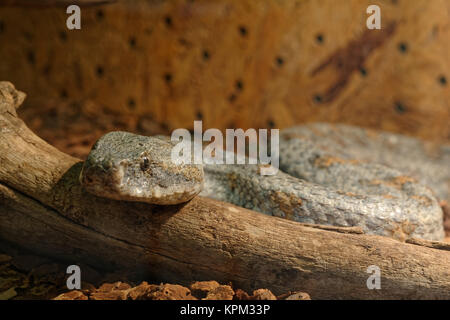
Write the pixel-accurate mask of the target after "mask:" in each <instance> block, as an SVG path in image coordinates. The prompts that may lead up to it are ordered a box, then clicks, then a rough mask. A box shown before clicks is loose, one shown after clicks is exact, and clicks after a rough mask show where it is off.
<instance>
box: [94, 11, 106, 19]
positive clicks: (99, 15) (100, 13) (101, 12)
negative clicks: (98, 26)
mask: <svg viewBox="0 0 450 320" xmlns="http://www.w3.org/2000/svg"><path fill="white" fill-rule="evenodd" d="M95 15H96V16H97V20H102V19H103V18H104V16H105V13H104V12H103V10H102V9H98V10H97V12H96V13H95Z"/></svg>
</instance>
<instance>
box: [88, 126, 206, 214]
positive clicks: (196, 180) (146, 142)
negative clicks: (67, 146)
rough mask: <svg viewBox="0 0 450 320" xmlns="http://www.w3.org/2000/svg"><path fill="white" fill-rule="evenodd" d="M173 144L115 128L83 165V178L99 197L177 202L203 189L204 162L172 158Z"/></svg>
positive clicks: (100, 142)
mask: <svg viewBox="0 0 450 320" xmlns="http://www.w3.org/2000/svg"><path fill="white" fill-rule="evenodd" d="M172 147H173V144H172V143H171V142H170V141H166V140H163V139H159V138H156V137H144V136H139V135H136V134H132V133H128V132H121V131H114V132H110V133H108V134H106V135H104V136H103V137H101V138H100V139H99V140H98V141H97V142H96V143H95V144H94V146H93V147H92V150H91V152H90V153H89V155H88V158H87V159H86V161H85V162H84V164H83V169H82V172H81V174H80V181H81V184H82V185H83V186H84V188H85V189H86V190H87V191H88V192H90V193H93V194H95V195H97V196H100V197H105V198H110V199H115V200H126V201H140V202H148V203H153V204H161V205H165V204H177V203H182V202H186V201H188V200H190V199H192V198H193V197H194V196H196V195H197V194H198V193H199V192H200V191H201V190H202V188H203V169H202V167H201V165H188V164H186V165H184V164H183V165H179V164H174V163H172V161H171V150H172Z"/></svg>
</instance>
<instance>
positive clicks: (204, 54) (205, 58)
mask: <svg viewBox="0 0 450 320" xmlns="http://www.w3.org/2000/svg"><path fill="white" fill-rule="evenodd" d="M203 60H209V52H208V50H203Z"/></svg>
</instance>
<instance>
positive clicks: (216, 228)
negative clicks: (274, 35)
mask: <svg viewBox="0 0 450 320" xmlns="http://www.w3.org/2000/svg"><path fill="white" fill-rule="evenodd" d="M23 99H24V95H23V94H21V93H19V92H18V91H16V90H15V89H14V87H13V86H12V85H11V84H10V83H8V82H0V237H1V238H2V239H3V240H6V241H8V242H11V243H14V244H17V245H19V246H22V247H26V248H28V249H31V250H33V251H35V252H38V253H40V254H44V255H47V256H49V257H52V258H55V259H63V260H65V261H67V263H68V264H72V263H86V264H89V265H92V266H94V267H97V268H102V269H105V270H115V269H127V270H134V271H135V272H137V273H139V272H142V273H143V274H148V275H149V276H151V277H153V278H157V279H159V280H160V281H165V282H176V283H182V284H188V283H189V282H192V281H196V280H212V279H214V280H217V281H220V282H223V283H226V282H232V284H233V285H234V286H235V287H238V288H242V289H244V290H249V291H250V290H253V289H255V288H268V289H270V290H272V291H273V292H274V293H275V294H281V293H284V292H287V291H289V290H291V291H294V290H300V291H305V292H308V293H309V294H310V295H311V297H312V298H313V299H335V298H347V299H349V298H356V299H374V298H375V299H381V298H382V299H404V298H416V299H434V298H440V299H450V251H449V249H450V246H449V245H448V244H445V243H436V242H429V241H422V240H421V241H414V240H410V241H409V242H411V243H401V242H398V241H396V240H393V239H390V238H385V237H380V236H373V235H366V234H363V233H362V232H361V230H359V229H358V228H337V227H330V226H314V225H313V226H308V225H302V224H300V223H297V222H293V221H289V220H284V219H280V218H276V217H271V216H267V215H263V214H260V213H257V212H253V211H250V210H246V209H243V208H240V207H236V206H234V205H231V204H228V203H223V202H219V201H215V200H211V199H207V198H202V197H196V198H194V199H193V200H192V201H190V202H188V203H185V204H182V205H176V206H156V205H149V204H145V203H136V202H124V201H113V200H108V199H103V198H99V197H95V196H93V195H90V194H88V193H86V192H85V191H84V190H83V189H82V187H81V186H80V184H79V180H78V175H79V172H80V169H81V166H82V162H81V160H79V159H76V158H73V157H70V156H69V155H66V154H64V153H62V152H60V151H58V150H56V149H55V148H54V147H52V146H50V145H49V144H47V143H46V142H45V141H43V140H42V139H40V138H39V137H37V136H36V135H35V134H34V133H33V132H31V130H29V129H28V128H27V126H26V125H25V124H24V123H23V121H22V120H20V119H19V118H18V117H17V114H16V110H15V109H16V108H17V107H18V106H19V105H20V103H21V102H22V100H23ZM371 265H376V266H378V267H379V268H380V270H381V289H380V290H369V289H368V288H367V284H366V281H367V279H368V278H369V276H370V275H371V274H369V273H367V268H368V267H369V266H371Z"/></svg>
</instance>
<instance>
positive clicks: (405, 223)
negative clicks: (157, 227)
mask: <svg viewBox="0 0 450 320" xmlns="http://www.w3.org/2000/svg"><path fill="white" fill-rule="evenodd" d="M173 145H174V144H173V143H170V142H169V141H167V140H164V139H161V138H156V137H141V136H136V135H132V134H127V133H123V132H122V133H110V134H107V135H106V136H104V137H102V138H101V139H100V140H99V141H98V142H97V144H96V145H95V146H94V147H93V150H92V151H91V154H90V155H89V157H88V159H87V161H86V162H85V165H84V169H83V172H82V174H81V181H82V183H83V184H84V186H85V188H86V189H87V190H88V191H90V192H92V193H94V194H97V195H99V196H104V197H108V198H112V199H118V200H135V201H146V202H150V203H156V204H169V203H180V202H183V201H187V200H189V199H190V198H192V197H193V196H195V195H196V194H197V193H198V192H199V191H200V188H201V186H202V184H201V182H203V172H201V166H195V165H193V166H188V165H184V166H178V165H174V164H173V163H172V161H171V157H170V156H171V152H170V150H171V149H172V147H173ZM144 157H145V158H147V159H148V161H149V163H151V164H152V165H151V166H150V167H151V170H150V171H149V172H152V174H149V172H147V170H143V167H144V168H147V166H146V165H143V158H144ZM125 164H126V165H125ZM130 164H131V165H130ZM280 166H281V169H282V170H284V171H285V172H282V171H279V172H278V173H277V174H276V175H273V176H263V175H260V170H261V167H260V166H259V165H214V164H207V165H204V166H203V169H204V186H203V191H202V193H201V195H204V196H208V197H211V198H215V199H218V200H222V201H226V202H230V203H234V204H236V205H239V206H242V207H245V208H249V209H253V210H256V211H259V212H262V213H265V214H269V215H274V216H278V217H283V218H287V219H290V220H294V221H299V222H305V223H316V224H329V225H336V226H360V227H362V229H363V230H364V231H365V232H367V233H372V234H378V235H384V236H390V237H394V238H398V239H401V240H404V239H406V238H408V237H417V238H424V239H430V240H441V239H442V238H443V236H444V231H443V221H442V220H443V217H442V210H441V208H440V206H439V204H438V202H437V200H436V199H435V197H434V195H433V193H432V191H430V189H428V188H427V187H425V186H424V185H422V184H420V183H418V182H417V181H416V180H415V179H413V178H411V177H409V176H406V175H405V174H403V173H401V172H400V171H398V170H395V169H392V168H389V167H386V166H383V165H379V164H374V163H369V162H365V161H361V160H359V159H358V160H352V159H350V158H348V159H346V158H340V157H339V156H336V155H335V154H334V153H329V152H328V151H327V150H326V148H322V147H319V146H317V145H316V144H315V143H313V142H312V141H311V140H308V139H303V138H299V137H295V138H294V137H292V136H289V137H286V136H285V135H284V134H283V132H282V135H281V137H280ZM130 167H131V169H130ZM169 168H170V169H169ZM180 172H182V173H181V176H180ZM200 172H201V173H200ZM161 185H163V186H164V188H161ZM180 185H181V187H180ZM155 188H156V189H157V190H158V191H157V192H155V191H154V190H153V189H155ZM136 189H139V190H140V191H139V196H140V197H138V196H136V193H137V192H136V191H135V190H136ZM173 190H177V191H178V193H177V192H173ZM180 190H181V193H182V194H183V196H179V195H175V194H179V193H180ZM142 195H144V196H142ZM162 199H163V200H162ZM186 199H187V200H186Z"/></svg>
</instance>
